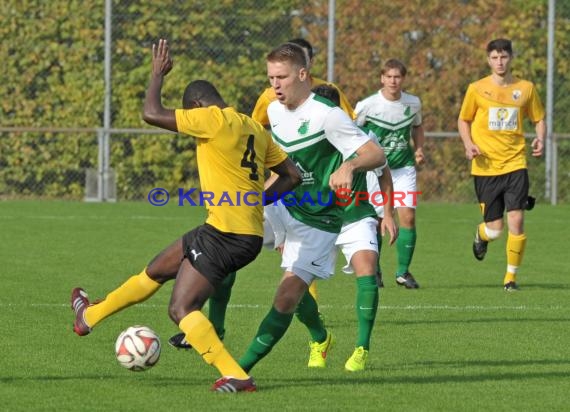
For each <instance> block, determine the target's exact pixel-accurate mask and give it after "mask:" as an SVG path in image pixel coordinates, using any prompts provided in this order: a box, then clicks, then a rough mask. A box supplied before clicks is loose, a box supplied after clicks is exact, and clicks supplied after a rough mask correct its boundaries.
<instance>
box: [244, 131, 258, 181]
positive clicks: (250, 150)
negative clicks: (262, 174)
mask: <svg viewBox="0 0 570 412" xmlns="http://www.w3.org/2000/svg"><path fill="white" fill-rule="evenodd" d="M241 167H246V168H249V169H251V173H250V174H249V178H250V179H251V180H259V174H258V173H257V163H255V147H254V140H253V135H250V136H249V138H248V139H247V148H246V149H245V152H243V157H242V159H241Z"/></svg>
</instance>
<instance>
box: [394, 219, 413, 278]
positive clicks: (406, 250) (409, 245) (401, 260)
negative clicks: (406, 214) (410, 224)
mask: <svg viewBox="0 0 570 412" xmlns="http://www.w3.org/2000/svg"><path fill="white" fill-rule="evenodd" d="M415 248H416V229H415V228H413V229H406V228H400V233H399V235H398V240H396V249H397V250H398V270H397V271H396V276H400V275H403V274H404V273H406V272H408V271H409V267H410V263H411V262H412V256H413V255H414V249H415Z"/></svg>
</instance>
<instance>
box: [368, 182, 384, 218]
mask: <svg viewBox="0 0 570 412" xmlns="http://www.w3.org/2000/svg"><path fill="white" fill-rule="evenodd" d="M366 188H367V190H368V196H369V202H370V204H371V205H372V206H373V207H374V210H375V211H376V215H378V217H384V197H383V196H382V195H381V189H380V183H379V182H378V176H376V173H373V172H368V173H366Z"/></svg>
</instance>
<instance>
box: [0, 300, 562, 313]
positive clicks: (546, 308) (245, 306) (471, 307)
mask: <svg viewBox="0 0 570 412" xmlns="http://www.w3.org/2000/svg"><path fill="white" fill-rule="evenodd" d="M68 306H69V304H68V303H22V302H19V303H7V302H0V308H2V307H6V308H7V307H44V308H45V307H53V308H58V307H68ZM136 306H137V307H142V308H166V307H167V305H156V304H149V303H140V304H138V305H136ZM206 306H207V305H206ZM319 307H320V308H323V309H334V308H340V309H350V308H354V305H340V306H335V305H320V306H319ZM267 308H269V304H251V303H247V304H230V305H228V309H267ZM566 309H569V308H568V307H565V306H560V305H553V306H534V305H533V306H529V305H518V306H504V305H502V306H483V305H465V306H456V305H401V306H399V305H379V306H378V310H409V311H424V310H433V311H456V312H485V311H497V310H512V311H521V312H525V311H529V312H531V311H552V310H566Z"/></svg>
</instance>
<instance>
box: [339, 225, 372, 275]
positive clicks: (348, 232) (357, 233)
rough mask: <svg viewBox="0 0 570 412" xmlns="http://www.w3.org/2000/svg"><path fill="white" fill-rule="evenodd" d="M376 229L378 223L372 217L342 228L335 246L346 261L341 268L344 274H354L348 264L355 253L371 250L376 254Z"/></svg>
mask: <svg viewBox="0 0 570 412" xmlns="http://www.w3.org/2000/svg"><path fill="white" fill-rule="evenodd" d="M377 227H378V221H377V220H376V219H375V218H373V217H367V218H364V219H361V220H359V221H357V222H353V223H349V224H347V225H344V226H343V227H342V229H341V231H340V234H339V235H338V238H337V240H336V246H337V247H338V248H339V249H340V250H341V252H342V254H343V255H344V258H345V259H346V265H345V266H344V267H343V268H342V271H343V272H344V273H346V274H352V273H354V270H353V268H352V265H351V264H350V262H351V260H352V256H353V255H354V254H355V253H356V252H359V251H361V250H372V251H374V252H376V254H378V238H377V237H376V232H377Z"/></svg>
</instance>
